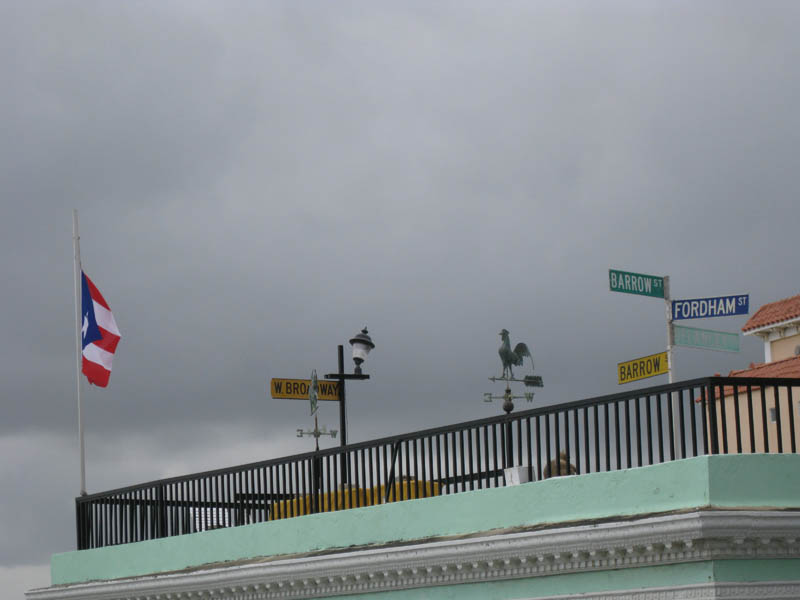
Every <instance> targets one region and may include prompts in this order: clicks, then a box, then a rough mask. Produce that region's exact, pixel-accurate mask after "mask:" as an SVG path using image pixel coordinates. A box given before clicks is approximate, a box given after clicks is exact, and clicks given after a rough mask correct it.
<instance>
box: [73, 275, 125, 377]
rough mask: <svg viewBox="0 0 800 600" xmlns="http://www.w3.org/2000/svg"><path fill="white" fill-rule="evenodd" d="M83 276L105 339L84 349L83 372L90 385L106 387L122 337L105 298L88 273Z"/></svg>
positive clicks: (98, 324)
mask: <svg viewBox="0 0 800 600" xmlns="http://www.w3.org/2000/svg"><path fill="white" fill-rule="evenodd" d="M83 276H84V277H86V283H87V284H88V285H89V294H90V295H91V297H92V303H93V304H94V316H95V319H96V320H97V326H98V327H99V328H100V334H101V335H102V336H103V337H102V338H101V339H99V340H96V341H94V342H92V343H91V344H88V345H87V346H86V347H85V348H84V349H83V369H82V370H83V374H84V375H86V378H87V379H88V380H89V383H91V384H94V385H96V386H99V387H106V386H107V385H108V378H109V377H110V376H111V362H112V361H113V360H114V352H116V350H117V344H119V340H120V337H121V336H120V333H119V329H118V328H117V322H116V321H115V320H114V315H113V314H111V308H110V307H109V306H108V302H106V300H105V298H103V294H101V293H100V290H98V289H97V286H95V284H94V283H93V282H92V280H91V279H89V276H88V275H86V273H84V274H83Z"/></svg>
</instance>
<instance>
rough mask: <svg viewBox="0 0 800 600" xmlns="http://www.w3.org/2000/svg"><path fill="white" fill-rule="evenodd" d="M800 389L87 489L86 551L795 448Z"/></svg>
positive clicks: (728, 385) (540, 412) (617, 402)
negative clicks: (512, 482) (513, 476)
mask: <svg viewBox="0 0 800 600" xmlns="http://www.w3.org/2000/svg"><path fill="white" fill-rule="evenodd" d="M799 388H800V379H761V378H759V379H743V378H724V377H711V378H703V379H695V380H691V381H684V382H680V383H676V384H670V385H661V386H656V387H650V388H644V389H639V390H633V391H629V392H623V393H618V394H612V395H608V396H601V397H597V398H590V399H588V400H582V401H579V402H572V403H569V404H562V405H557V406H547V407H543V408H536V409H533V410H527V411H520V412H516V413H512V414H510V415H502V416H497V417H492V418H488V419H481V420H477V421H470V422H466V423H459V424H456V425H451V426H448V427H439V428H435V429H427V430H424V431H418V432H415V433H409V434H405V435H399V436H393V437H387V438H383V439H379V440H374V441H369V442H362V443H358V444H350V445H348V446H345V447H344V448H330V449H327V450H321V451H319V452H312V453H307V454H300V455H296V456H290V457H286V458H280V459H275V460H267V461H263V462H257V463H251V464H247V465H241V466H237V467H231V468H227V469H219V470H216V471H208V472H205V473H198V474H193V475H185V476H182V477H173V478H169V479H162V480H160V481H154V482H150V483H145V484H140V485H134V486H130V487H126V488H121V489H117V490H112V491H109V492H102V493H98V494H91V495H88V496H82V497H79V498H77V499H76V517H77V538H78V549H86V548H98V547H103V546H109V545H114V544H125V543H130V542H137V541H141V540H148V539H154V538H161V537H167V536H175V535H182V534H186V533H194V532H198V531H206V530H209V529H215V528H219V527H233V526H236V525H243V524H248V523H256V522H263V521H269V520H274V519H284V518H289V517H294V516H299V515H303V514H308V513H315V512H327V511H336V510H343V509H349V508H356V507H360V506H369V505H374V504H384V503H387V502H396V501H400V500H407V499H414V498H424V497H428V496H434V495H441V494H454V493H460V492H465V491H471V490H480V489H485V488H493V487H500V486H504V485H506V472H505V471H504V470H505V469H507V468H510V467H521V475H522V476H523V480H524V479H527V480H529V481H534V480H536V479H542V478H546V477H552V476H559V475H567V474H573V473H574V474H583V473H593V472H599V471H613V470H618V469H628V468H633V467H640V466H646V465H652V464H655V463H661V462H665V461H671V460H676V459H678V458H686V457H692V456H698V455H703V454H717V453H750V452H796V441H797V440H796V437H797V435H796V434H797V430H796V427H797V425H798V424H799V423H800V414H799V415H797V416H796V415H795V411H798V400H800V393H798V389H799ZM509 475H510V473H509Z"/></svg>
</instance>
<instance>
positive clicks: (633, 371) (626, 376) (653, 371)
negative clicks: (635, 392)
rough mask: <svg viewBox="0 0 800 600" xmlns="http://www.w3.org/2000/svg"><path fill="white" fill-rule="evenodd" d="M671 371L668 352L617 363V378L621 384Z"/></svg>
mask: <svg viewBox="0 0 800 600" xmlns="http://www.w3.org/2000/svg"><path fill="white" fill-rule="evenodd" d="M668 371H669V363H668V359H667V353H666V352H659V353H658V354H651V355H650V356H643V357H642V358H634V359H633V360H629V361H626V362H621V363H618V364H617V380H618V382H619V383H620V384H623V383H628V382H629V381H636V380H637V379H647V378H648V377H655V376H656V375H663V374H664V373H667V372H668Z"/></svg>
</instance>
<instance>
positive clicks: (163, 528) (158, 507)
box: [154, 485, 167, 538]
mask: <svg viewBox="0 0 800 600" xmlns="http://www.w3.org/2000/svg"><path fill="white" fill-rule="evenodd" d="M154 508H155V511H156V537H157V538H162V537H166V535H167V505H166V504H165V502H164V486H163V485H160V486H158V487H157V488H156V502H155V507H154Z"/></svg>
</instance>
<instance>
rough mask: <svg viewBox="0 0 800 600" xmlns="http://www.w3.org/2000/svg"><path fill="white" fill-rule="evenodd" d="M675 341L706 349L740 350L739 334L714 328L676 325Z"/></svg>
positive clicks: (677, 344) (680, 344) (676, 343)
mask: <svg viewBox="0 0 800 600" xmlns="http://www.w3.org/2000/svg"><path fill="white" fill-rule="evenodd" d="M673 327H674V331H675V336H674V342H675V345H676V346H689V347H690V348H703V349H705V350H721V351H722V352H739V334H738V333H728V332H726V331H714V330H712V329H698V328H697V327H684V326H682V325H674V326H673Z"/></svg>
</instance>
